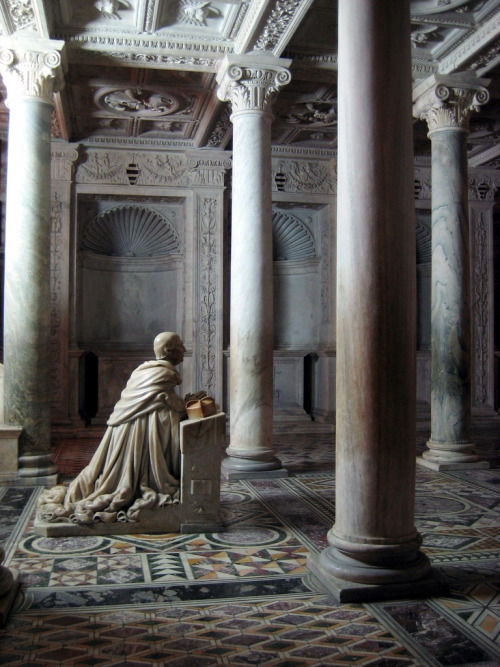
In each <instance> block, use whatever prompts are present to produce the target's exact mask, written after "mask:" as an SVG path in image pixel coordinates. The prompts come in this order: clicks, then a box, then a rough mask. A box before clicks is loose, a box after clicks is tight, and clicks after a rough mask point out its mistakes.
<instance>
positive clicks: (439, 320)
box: [414, 74, 488, 470]
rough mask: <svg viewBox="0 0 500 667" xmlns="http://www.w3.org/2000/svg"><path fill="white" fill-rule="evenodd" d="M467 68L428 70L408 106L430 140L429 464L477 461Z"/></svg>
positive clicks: (473, 104) (474, 86) (474, 95)
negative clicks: (445, 72) (447, 72)
mask: <svg viewBox="0 0 500 667" xmlns="http://www.w3.org/2000/svg"><path fill="white" fill-rule="evenodd" d="M480 83H481V80H479V79H477V78H476V77H474V76H471V75H470V74H466V75H453V76H448V77H431V78H430V79H429V81H426V82H423V84H421V85H420V86H419V87H418V88H417V89H416V91H415V98H416V102H415V108H414V113H415V115H417V116H420V118H422V119H425V120H426V121H427V123H428V126H429V137H430V139H431V143H432V296H431V301H432V305H431V309H432V316H431V362H432V366H431V437H430V439H429V441H428V443H427V447H428V450H426V451H425V452H424V453H423V454H422V457H421V458H419V459H418V460H419V462H420V463H421V464H423V465H426V466H428V467H431V468H433V469H434V470H442V469H457V468H463V467H466V468H467V467H469V466H471V465H472V466H475V467H485V468H487V467H488V464H487V463H486V462H482V461H479V457H478V456H477V455H476V453H475V451H474V445H473V443H472V442H471V433H470V424H471V363H472V357H471V352H472V351H471V335H472V332H471V304H470V240H469V214H468V201H467V199H468V191H467V188H468V183H467V144H466V141H467V134H468V119H469V115H470V112H471V111H472V110H474V109H477V108H479V106H480V105H481V104H484V103H485V102H486V101H487V100H488V93H487V91H486V89H484V88H483V87H482V86H481V85H480Z"/></svg>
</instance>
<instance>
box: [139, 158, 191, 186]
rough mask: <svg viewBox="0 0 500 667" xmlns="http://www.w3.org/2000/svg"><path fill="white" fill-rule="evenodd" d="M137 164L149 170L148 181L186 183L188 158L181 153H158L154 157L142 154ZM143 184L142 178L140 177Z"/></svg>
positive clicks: (165, 183)
mask: <svg viewBox="0 0 500 667" xmlns="http://www.w3.org/2000/svg"><path fill="white" fill-rule="evenodd" d="M137 164H138V165H139V168H140V166H142V167H143V168H144V171H145V172H147V175H148V182H150V183H160V184H162V185H174V184H176V185H177V184H180V183H181V182H184V183H186V181H187V179H186V178H185V177H186V176H188V171H187V163H186V158H185V157H184V156H181V155H178V156H177V155H168V154H167V153H157V154H156V155H155V156H154V157H149V156H140V157H138V160H137ZM139 180H140V181H141V184H142V183H143V181H142V179H139Z"/></svg>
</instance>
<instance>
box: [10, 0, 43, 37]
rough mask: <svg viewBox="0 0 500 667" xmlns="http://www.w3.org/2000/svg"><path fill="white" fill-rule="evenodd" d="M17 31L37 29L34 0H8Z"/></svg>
mask: <svg viewBox="0 0 500 667" xmlns="http://www.w3.org/2000/svg"><path fill="white" fill-rule="evenodd" d="M6 4H7V7H8V11H9V13H10V18H11V21H12V24H13V28H14V31H15V32H18V31H23V30H32V31H36V30H37V22H36V15H35V10H34V8H33V3H32V0H6Z"/></svg>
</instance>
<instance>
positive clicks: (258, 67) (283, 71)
mask: <svg viewBox="0 0 500 667" xmlns="http://www.w3.org/2000/svg"><path fill="white" fill-rule="evenodd" d="M290 64H291V60H285V59H284V58H274V57H272V56H267V55H261V54H252V55H248V56H246V55H244V56H231V57H227V56H226V58H225V59H224V60H223V62H222V65H221V67H220V69H219V72H218V74H217V83H218V84H219V88H218V90H217V96H218V97H219V99H220V100H221V101H222V102H231V106H232V109H233V114H235V113H238V112H242V111H264V112H267V113H271V108H272V103H273V101H274V98H275V97H276V94H277V93H278V92H279V90H281V88H282V87H283V86H286V84H287V83H289V82H290V79H291V75H290V72H289V71H288V69H287V68H288V67H289V66H290Z"/></svg>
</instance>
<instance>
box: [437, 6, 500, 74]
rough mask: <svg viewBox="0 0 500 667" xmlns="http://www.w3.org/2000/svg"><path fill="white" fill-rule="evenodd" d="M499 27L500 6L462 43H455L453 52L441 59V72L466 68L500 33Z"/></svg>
mask: <svg viewBox="0 0 500 667" xmlns="http://www.w3.org/2000/svg"><path fill="white" fill-rule="evenodd" d="M499 29H500V7H499V8H498V9H496V10H495V11H494V12H493V14H492V16H491V17H490V18H489V19H488V20H486V21H485V22H484V23H483V24H482V25H481V26H479V27H478V28H477V29H476V30H475V31H474V32H473V34H471V35H468V36H467V37H466V38H465V39H464V40H463V41H462V42H461V43H459V44H454V46H453V49H452V50H451V52H450V53H449V54H448V55H446V56H445V57H443V58H442V59H441V60H440V63H439V72H440V73H441V74H446V73H451V72H454V71H456V70H457V69H459V68H464V66H465V64H466V63H467V62H468V61H469V60H471V59H472V58H474V57H475V54H477V52H478V51H479V50H480V49H482V48H483V47H486V46H487V45H488V44H489V42H490V41H491V40H492V39H494V38H495V37H496V36H497V35H498V31H499Z"/></svg>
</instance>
